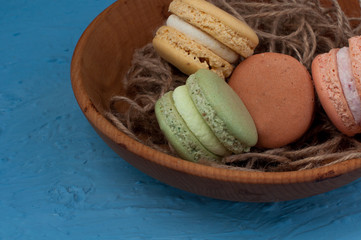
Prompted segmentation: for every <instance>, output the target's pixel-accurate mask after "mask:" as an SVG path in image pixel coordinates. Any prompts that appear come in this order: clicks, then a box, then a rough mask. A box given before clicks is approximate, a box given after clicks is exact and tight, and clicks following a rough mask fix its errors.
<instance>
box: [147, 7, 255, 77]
mask: <svg viewBox="0 0 361 240" xmlns="http://www.w3.org/2000/svg"><path fill="white" fill-rule="evenodd" d="M169 11H170V12H171V13H173V14H172V15H171V16H170V17H169V18H168V20H167V23H166V25H167V26H162V27H161V28H159V29H158V31H157V33H156V35H155V37H154V39H153V46H154V48H155V50H156V51H157V52H158V54H159V55H160V56H161V57H162V58H164V59H165V60H166V61H168V62H170V63H171V64H173V65H174V66H175V67H177V68H178V69H179V70H181V71H182V72H183V73H185V74H187V75H191V74H193V73H194V72H196V71H197V70H198V69H209V70H212V71H213V72H215V73H217V74H218V75H219V76H220V77H222V78H223V79H225V78H227V77H229V76H230V74H231V73H232V71H233V68H234V66H233V65H232V64H234V63H236V62H237V60H238V59H239V56H242V57H245V58H246V57H249V56H251V55H252V54H253V52H254V49H255V48H256V46H257V45H258V42H259V40H258V37H257V35H256V33H255V32H254V31H253V30H252V29H251V28H250V27H249V26H248V25H247V24H246V23H245V22H243V21H241V20H239V19H237V18H235V17H233V16H232V15H230V14H228V13H227V12H225V11H223V10H222V9H220V8H218V7H216V6H214V5H213V4H211V3H209V2H207V1H204V0H173V1H172V2H171V3H170V5H169Z"/></svg>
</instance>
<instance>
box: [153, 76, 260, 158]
mask: <svg viewBox="0 0 361 240" xmlns="http://www.w3.org/2000/svg"><path fill="white" fill-rule="evenodd" d="M155 113H156V117H157V120H158V123H159V126H160V129H161V130H162V132H163V133H164V135H165V137H166V138H167V140H168V141H169V143H170V144H171V145H172V146H173V148H174V149H175V151H176V152H177V153H178V154H179V156H180V157H182V158H183V159H186V160H189V161H194V162H197V161H199V160H201V159H202V160H210V161H217V160H219V159H220V158H221V157H224V156H227V155H230V154H231V153H242V152H247V151H249V150H250V147H252V146H254V145H255V144H256V143H257V130H256V127H255V124H254V121H253V119H252V117H251V116H250V114H249V112H248V110H247V108H246V107H245V106H244V104H243V102H242V100H241V99H240V98H239V96H238V95H237V94H236V93H235V92H234V91H233V90H232V89H231V87H230V86H229V85H228V84H227V83H226V82H225V81H224V80H223V79H221V78H220V77H219V76H218V75H217V74H215V73H214V72H212V71H210V70H207V69H200V70H198V71H197V72H196V73H194V74H192V75H190V76H189V77H188V79H187V81H186V84H185V85H183V86H179V87H177V88H176V89H175V90H174V91H170V92H168V93H166V94H165V95H163V96H162V97H161V98H160V99H159V100H158V101H157V103H156V105H155Z"/></svg>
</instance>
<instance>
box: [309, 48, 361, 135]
mask: <svg viewBox="0 0 361 240" xmlns="http://www.w3.org/2000/svg"><path fill="white" fill-rule="evenodd" d="M338 50H339V49H332V50H331V51H330V52H329V53H324V54H320V55H318V56H317V57H316V58H315V59H314V60H313V62H312V77H313V81H314V84H315V88H316V91H317V95H318V98H319V100H320V102H321V104H322V107H323V109H324V110H325V112H326V114H327V116H328V117H329V119H330V120H331V122H332V123H333V124H334V126H335V127H336V128H337V129H338V130H339V131H340V132H342V133H344V134H346V135H348V136H353V135H355V134H356V133H358V132H360V130H361V127H360V126H358V125H357V124H356V123H355V121H354V118H353V116H352V113H351V111H350V109H349V107H348V104H347V101H346V98H345V96H344V94H343V90H342V86H341V83H340V80H339V77H338V68H337V58H336V54H337V52H338Z"/></svg>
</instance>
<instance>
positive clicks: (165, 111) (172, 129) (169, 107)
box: [155, 91, 220, 162]
mask: <svg viewBox="0 0 361 240" xmlns="http://www.w3.org/2000/svg"><path fill="white" fill-rule="evenodd" d="M172 94H173V91H170V92H167V93H166V94H164V95H163V96H162V97H161V98H160V99H159V100H158V101H157V102H156V105H155V114H156V117H157V121H158V124H159V127H160V129H161V130H162V132H163V134H164V135H165V137H166V138H167V140H168V141H169V143H170V144H171V145H172V146H173V148H174V149H175V151H176V152H177V153H178V155H179V156H180V157H181V158H183V159H185V160H189V161H193V162H197V161H199V160H200V159H204V160H210V161H215V160H219V159H220V158H219V157H218V156H216V155H214V154H212V153H211V152H209V151H208V150H207V149H205V148H204V147H203V145H202V144H201V143H200V142H199V141H198V139H197V138H196V137H195V136H194V135H193V133H192V132H191V131H190V130H189V129H188V127H187V125H186V123H185V122H184V121H183V119H182V117H181V116H180V115H179V113H178V112H177V110H176V108H175V106H174V102H173V98H172Z"/></svg>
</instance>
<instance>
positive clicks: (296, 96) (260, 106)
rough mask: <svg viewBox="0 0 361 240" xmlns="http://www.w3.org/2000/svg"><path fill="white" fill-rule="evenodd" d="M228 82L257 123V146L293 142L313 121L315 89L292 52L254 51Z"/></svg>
mask: <svg viewBox="0 0 361 240" xmlns="http://www.w3.org/2000/svg"><path fill="white" fill-rule="evenodd" d="M229 85H230V86H231V88H233V90H234V91H235V92H236V93H237V94H238V95H239V96H240V98H241V99H242V101H243V103H244V104H245V106H246V107H247V109H248V111H249V113H250V114H251V116H252V118H253V120H254V122H255V124H256V128H257V132H258V143H257V146H258V147H262V148H277V147H282V146H284V145H287V144H289V143H292V142H294V141H296V140H297V139H299V138H300V137H301V136H302V135H303V134H304V133H305V132H306V131H307V130H308V128H309V127H310V125H311V123H312V120H313V114H314V108H315V93H314V87H313V83H312V80H311V76H310V74H309V73H308V71H307V69H306V68H305V67H304V66H303V65H302V64H301V63H300V62H299V61H298V60H297V59H295V58H293V57H291V56H289V55H285V54H280V53H271V52H267V53H260V54H256V55H253V56H251V57H249V58H247V59H246V60H244V61H243V62H241V63H240V64H239V65H238V66H237V67H236V69H235V70H234V72H233V73H232V76H231V78H230V79H229Z"/></svg>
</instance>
